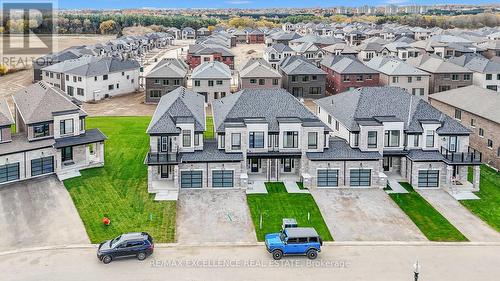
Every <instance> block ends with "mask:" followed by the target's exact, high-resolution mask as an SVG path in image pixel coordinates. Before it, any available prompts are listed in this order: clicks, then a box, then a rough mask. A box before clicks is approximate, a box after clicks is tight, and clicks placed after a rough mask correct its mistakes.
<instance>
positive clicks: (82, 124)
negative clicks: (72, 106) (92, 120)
mask: <svg viewBox="0 0 500 281" xmlns="http://www.w3.org/2000/svg"><path fill="white" fill-rule="evenodd" d="M84 130H85V118H80V131H84Z"/></svg>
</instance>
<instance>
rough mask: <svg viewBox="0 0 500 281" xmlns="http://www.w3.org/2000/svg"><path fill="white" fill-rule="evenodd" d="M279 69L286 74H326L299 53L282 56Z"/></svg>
mask: <svg viewBox="0 0 500 281" xmlns="http://www.w3.org/2000/svg"><path fill="white" fill-rule="evenodd" d="M280 69H281V70H282V71H283V72H284V73H285V74H287V75H297V74H315V75H326V72H324V71H323V70H321V69H320V68H318V67H316V65H314V64H313V63H312V62H311V61H310V60H308V59H306V58H305V57H303V56H301V55H293V56H289V57H286V58H284V59H283V60H282V61H281V63H280Z"/></svg>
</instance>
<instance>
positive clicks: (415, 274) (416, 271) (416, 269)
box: [413, 260, 420, 281]
mask: <svg viewBox="0 0 500 281" xmlns="http://www.w3.org/2000/svg"><path fill="white" fill-rule="evenodd" d="M419 273H420V264H419V263H418V260H417V262H415V264H414V265H413V277H414V278H415V281H418V274H419Z"/></svg>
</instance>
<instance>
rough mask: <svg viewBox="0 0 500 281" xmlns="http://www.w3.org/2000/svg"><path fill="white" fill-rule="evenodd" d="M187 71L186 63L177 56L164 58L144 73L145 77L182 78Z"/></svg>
mask: <svg viewBox="0 0 500 281" xmlns="http://www.w3.org/2000/svg"><path fill="white" fill-rule="evenodd" d="M187 72H188V66H187V64H186V63H185V62H184V61H183V60H181V59H177V58H164V59H162V60H161V61H160V62H158V63H157V64H156V65H155V67H154V68H153V69H152V70H151V71H150V72H149V73H148V75H146V77H147V78H165V77H168V78H184V77H186V75H187Z"/></svg>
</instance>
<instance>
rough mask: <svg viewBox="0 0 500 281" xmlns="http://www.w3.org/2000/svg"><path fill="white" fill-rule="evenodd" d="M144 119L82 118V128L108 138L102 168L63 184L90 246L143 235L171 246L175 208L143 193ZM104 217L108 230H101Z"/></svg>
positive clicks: (145, 144)
mask: <svg viewBox="0 0 500 281" xmlns="http://www.w3.org/2000/svg"><path fill="white" fill-rule="evenodd" d="M149 120H150V118H149V117H94V118H87V127H88V128H99V129H101V131H102V132H103V133H104V134H105V135H106V136H107V137H108V140H107V141H106V144H105V148H104V150H105V165H104V167H103V168H93V169H88V170H84V171H81V174H82V176H81V177H78V178H73V179H68V180H66V181H64V185H65V186H66V188H67V189H68V191H69V193H70V195H71V198H72V199H73V202H74V203H75V206H76V208H77V209H78V212H79V213H80V217H81V218H82V220H83V223H84V225H85V228H86V230H87V233H88V235H89V237H90V241H91V242H93V243H98V242H102V241H103V240H106V239H110V238H113V237H115V236H117V235H119V234H121V233H123V232H131V231H146V232H149V233H150V234H151V235H152V236H153V237H154V239H155V241H156V242H173V241H174V237H175V216H176V214H175V212H176V203H175V202H173V201H162V202H155V201H153V198H154V195H150V194H148V192H147V167H146V166H145V165H144V164H143V163H144V157H145V155H146V152H147V151H148V147H149V137H148V135H147V134H146V133H145V131H146V128H147V125H148V123H149ZM104 216H108V217H109V218H110V219H111V225H109V226H104V225H103V224H102V222H101V220H102V218H103V217H104Z"/></svg>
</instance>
